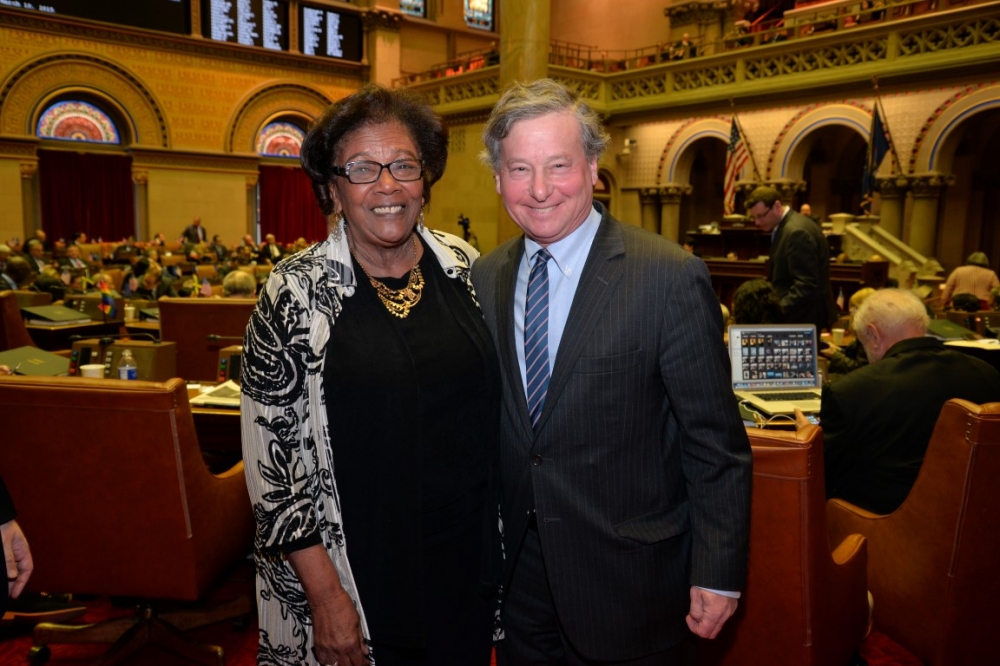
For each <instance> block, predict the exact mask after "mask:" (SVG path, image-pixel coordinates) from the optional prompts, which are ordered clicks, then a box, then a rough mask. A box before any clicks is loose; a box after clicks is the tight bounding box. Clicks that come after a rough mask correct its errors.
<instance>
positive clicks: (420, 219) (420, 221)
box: [417, 209, 424, 233]
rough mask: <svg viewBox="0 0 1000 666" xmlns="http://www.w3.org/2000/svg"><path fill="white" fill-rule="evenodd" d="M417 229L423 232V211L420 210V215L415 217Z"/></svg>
mask: <svg viewBox="0 0 1000 666" xmlns="http://www.w3.org/2000/svg"><path fill="white" fill-rule="evenodd" d="M417 231H419V232H420V233H424V211H423V209H421V210H420V217H418V218H417Z"/></svg>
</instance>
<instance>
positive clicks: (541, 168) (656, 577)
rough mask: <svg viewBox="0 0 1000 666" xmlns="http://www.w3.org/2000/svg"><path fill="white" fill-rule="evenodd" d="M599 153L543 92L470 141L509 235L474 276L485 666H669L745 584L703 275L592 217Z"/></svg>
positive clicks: (734, 456) (648, 238)
mask: <svg viewBox="0 0 1000 666" xmlns="http://www.w3.org/2000/svg"><path fill="white" fill-rule="evenodd" d="M609 140H610V138H609V137H608V135H607V133H606V132H605V130H604V127H603V124H602V122H601V119H600V117H599V116H598V115H597V113H595V112H594V111H593V110H592V109H591V108H590V107H588V106H587V104H586V103H585V102H583V101H582V100H580V99H579V98H578V97H577V96H576V95H575V94H574V93H572V92H571V91H569V90H568V89H567V88H566V87H565V86H563V85H561V84H559V83H557V82H556V81H553V80H551V79H542V80H538V81H534V82H531V83H529V84H514V85H513V86H511V87H510V88H508V89H507V90H506V91H505V92H504V93H503V94H502V95H501V97H500V100H499V101H498V102H497V104H496V106H495V107H494V108H493V111H492V113H491V115H490V118H489V120H488V121H487V123H486V126H485V129H484V130H483V143H484V144H485V145H486V152H485V153H484V155H483V160H484V162H486V163H487V164H488V165H489V166H490V168H491V169H492V171H493V175H494V182H495V184H496V190H497V193H498V194H500V196H501V197H502V199H503V203H504V207H505V208H506V210H507V213H508V214H509V215H510V216H511V218H512V219H513V220H514V221H515V223H517V225H518V226H519V227H520V228H521V230H522V231H523V232H524V235H523V236H519V237H517V238H514V239H511V240H510V241H508V242H507V243H505V244H503V245H501V246H500V247H498V248H497V249H496V250H494V251H493V252H491V253H490V254H489V255H487V256H486V257H483V258H482V259H480V260H479V261H477V262H476V263H475V265H474V266H473V282H474V284H475V286H476V293H477V294H479V297H480V298H481V299H482V312H483V316H484V317H485V318H486V323H487V326H488V327H489V329H490V332H491V333H492V334H493V340H494V343H495V344H496V346H497V353H498V355H499V356H500V358H501V369H502V371H503V394H502V395H503V408H502V410H501V423H500V447H499V455H500V470H501V497H502V500H503V505H502V507H503V508H502V514H503V527H504V554H505V558H504V563H505V566H506V568H507V575H506V579H507V581H508V582H509V585H507V586H505V588H506V600H505V602H504V607H503V609H502V613H501V623H502V626H503V630H504V638H503V640H500V641H499V642H498V643H497V663H498V664H499V665H500V666H522V665H524V664H573V665H588V666H589V665H594V664H625V663H628V664H633V665H635V666H644V665H653V664H656V665H658V666H664V665H668V664H678V663H680V660H681V659H682V658H683V652H684V650H685V647H686V645H685V644H686V643H688V642H689V640H690V639H691V636H692V633H693V634H696V635H697V636H700V637H703V638H714V637H715V636H716V635H718V632H719V631H721V629H722V627H723V625H724V624H725V622H726V621H727V620H728V618H729V617H730V616H731V615H732V613H733V611H735V609H736V605H737V599H736V597H738V596H739V590H740V589H741V588H742V587H743V584H744V579H745V576H746V566H747V539H748V531H749V513H748V511H749V503H750V471H751V469H750V468H751V453H750V445H749V442H748V440H747V434H746V430H745V428H744V427H743V424H742V422H741V421H740V417H739V412H738V410H737V408H736V402H735V400H734V399H733V393H732V388H731V384H730V379H729V361H728V357H727V356H726V349H725V346H724V345H722V344H718V343H715V344H712V343H711V341H712V340H713V339H714V340H719V339H720V338H721V337H722V333H723V330H722V317H721V314H720V311H719V302H718V300H717V299H716V297H715V293H714V292H713V290H712V285H711V281H710V279H709V274H708V269H707V268H706V267H705V264H704V262H703V261H701V260H700V259H698V258H696V257H694V256H692V255H691V254H689V253H687V252H685V251H684V250H682V249H681V248H680V247H679V246H678V245H677V244H676V243H674V242H672V241H669V240H667V239H665V238H663V237H662V236H659V235H655V234H650V233H648V232H646V231H643V230H642V229H639V228H638V227H636V226H633V225H629V224H623V223H621V222H619V221H618V220H616V219H615V218H613V217H612V216H611V215H610V214H609V213H608V211H607V210H606V209H605V208H604V207H603V205H601V204H600V203H599V202H595V201H594V199H593V190H594V185H595V184H596V183H597V170H598V166H597V165H598V160H599V159H600V156H601V153H602V152H603V151H604V150H605V149H606V147H607V145H608V142H609ZM557 351H558V355H557Z"/></svg>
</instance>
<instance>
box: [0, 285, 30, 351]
mask: <svg viewBox="0 0 1000 666" xmlns="http://www.w3.org/2000/svg"><path fill="white" fill-rule="evenodd" d="M35 346H36V345H35V341H34V340H32V339H31V335H30V334H29V333H28V329H27V328H25V326H24V318H23V317H22V316H21V306H20V305H18V302H17V293H16V292H13V291H10V290H7V291H0V351H7V350H9V349H17V348H18V347H35Z"/></svg>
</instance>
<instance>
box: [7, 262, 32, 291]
mask: <svg viewBox="0 0 1000 666" xmlns="http://www.w3.org/2000/svg"><path fill="white" fill-rule="evenodd" d="M30 283H31V266H30V265H29V264H28V260H27V259H25V258H24V257H19V256H17V255H13V256H11V257H10V258H9V259H7V261H6V264H5V266H4V268H3V270H0V291H4V290H6V289H11V290H14V289H24V288H26V287H27V286H28V285H29V284H30Z"/></svg>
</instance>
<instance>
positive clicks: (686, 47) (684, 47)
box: [670, 32, 698, 60]
mask: <svg viewBox="0 0 1000 666" xmlns="http://www.w3.org/2000/svg"><path fill="white" fill-rule="evenodd" d="M696 55H698V49H697V47H696V46H695V45H694V43H693V42H692V41H691V35H689V34H688V33H686V32H685V33H684V34H683V35H682V36H681V39H680V41H679V42H677V43H676V44H674V46H673V48H672V49H671V50H670V59H671V60H683V59H685V58H694V57H695V56H696Z"/></svg>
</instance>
